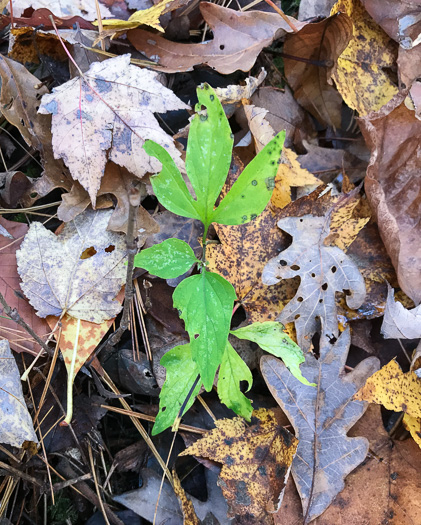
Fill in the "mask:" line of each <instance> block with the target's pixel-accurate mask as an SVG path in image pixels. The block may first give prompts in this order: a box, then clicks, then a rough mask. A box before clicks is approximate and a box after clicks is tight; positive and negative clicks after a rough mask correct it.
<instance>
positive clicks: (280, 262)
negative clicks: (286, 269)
mask: <svg viewBox="0 0 421 525" xmlns="http://www.w3.org/2000/svg"><path fill="white" fill-rule="evenodd" d="M279 264H280V265H281V266H288V263H287V262H286V261H284V260H282V261H279Z"/></svg>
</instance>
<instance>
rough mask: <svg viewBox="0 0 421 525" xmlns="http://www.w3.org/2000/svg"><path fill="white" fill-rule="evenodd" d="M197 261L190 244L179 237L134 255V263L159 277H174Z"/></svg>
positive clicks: (181, 273)
mask: <svg viewBox="0 0 421 525" xmlns="http://www.w3.org/2000/svg"><path fill="white" fill-rule="evenodd" d="M197 262H199V260H198V259H197V258H196V256H195V255H194V252H193V250H192V249H191V248H190V246H189V245H188V244H187V243H186V242H184V241H182V240H180V239H167V240H165V241H163V242H161V243H160V244H155V246H151V247H150V248H146V249H145V250H142V251H141V252H140V253H138V254H137V255H135V258H134V265H135V266H137V267H138V268H144V269H145V270H148V272H149V273H151V274H152V275H157V276H158V277H161V279H175V278H176V277H178V276H179V275H183V273H185V272H187V270H189V269H190V268H191V267H192V265H193V264H195V263H197Z"/></svg>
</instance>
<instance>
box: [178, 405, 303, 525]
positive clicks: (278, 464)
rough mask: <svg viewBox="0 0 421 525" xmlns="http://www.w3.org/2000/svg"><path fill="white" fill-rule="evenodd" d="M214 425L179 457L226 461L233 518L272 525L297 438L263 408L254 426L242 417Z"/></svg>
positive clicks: (222, 479) (223, 482) (223, 483)
mask: <svg viewBox="0 0 421 525" xmlns="http://www.w3.org/2000/svg"><path fill="white" fill-rule="evenodd" d="M215 425H216V429H214V430H212V431H210V432H208V433H207V435H206V436H205V437H204V438H202V439H200V440H199V441H196V443H194V444H193V445H191V446H190V447H189V448H187V450H185V451H184V452H182V453H181V454H180V456H185V455H187V454H193V455H195V456H200V457H205V458H209V459H213V460H214V461H218V462H220V463H222V464H223V466H222V470H221V473H220V476H219V480H218V485H219V486H220V487H221V488H222V492H223V494H224V496H225V499H226V500H227V502H228V506H229V512H228V517H233V516H241V518H240V519H244V520H254V521H244V523H246V522H247V523H261V524H266V523H271V522H272V518H271V516H270V515H271V513H273V512H276V511H277V510H278V508H279V507H280V504H281V503H282V497H283V491H284V488H285V484H286V481H287V478H288V474H289V470H290V467H291V463H292V460H293V458H294V455H295V452H296V450H297V444H298V441H297V439H296V438H295V437H294V436H293V435H292V434H290V433H289V432H288V431H287V430H286V429H284V428H283V427H281V426H280V425H279V423H278V422H277V420H276V418H275V415H274V413H273V412H272V411H271V410H267V409H264V408H262V409H259V410H255V411H254V412H253V415H252V421H251V425H252V426H246V424H245V421H244V420H243V419H242V418H239V417H236V418H234V419H231V420H229V419H222V420H217V421H215Z"/></svg>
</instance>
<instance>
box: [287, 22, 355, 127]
mask: <svg viewBox="0 0 421 525" xmlns="http://www.w3.org/2000/svg"><path fill="white" fill-rule="evenodd" d="M351 36H352V22H351V19H350V18H349V17H348V16H347V15H346V14H343V13H340V14H336V15H333V16H331V17H329V18H327V19H326V20H323V21H322V22H317V23H314V24H307V25H306V26H304V27H303V28H302V29H301V30H300V31H298V32H297V33H293V34H290V35H287V37H286V39H285V44H284V50H283V51H284V53H285V54H286V55H290V56H291V58H288V57H285V58H284V64H285V76H286V77H287V80H288V83H289V85H290V86H291V87H292V89H293V91H294V95H295V98H296V100H297V102H298V103H299V104H301V106H303V107H304V108H305V109H306V110H307V111H309V112H310V113H311V114H312V115H313V116H314V117H315V118H316V119H317V120H318V121H319V122H321V123H322V124H325V125H329V126H333V127H335V128H340V126H341V105H342V97H341V96H340V94H339V93H338V92H337V91H336V89H335V88H334V87H333V85H332V81H331V76H332V73H333V72H334V70H335V67H336V61H337V59H338V57H339V55H340V54H341V53H342V52H343V50H344V49H345V48H346V46H347V45H348V42H349V39H350V38H351ZM295 57H299V58H303V59H305V61H302V62H301V61H299V60H295Z"/></svg>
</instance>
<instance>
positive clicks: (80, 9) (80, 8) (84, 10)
mask: <svg viewBox="0 0 421 525" xmlns="http://www.w3.org/2000/svg"><path fill="white" fill-rule="evenodd" d="M98 6H99V10H100V12H101V16H103V17H107V16H112V14H111V11H110V10H109V9H108V8H107V7H105V5H104V4H102V3H101V2H98ZM28 7H32V9H34V10H37V9H42V8H47V7H48V9H51V11H52V12H53V13H54V14H55V16H60V17H61V16H63V17H70V16H78V15H80V16H82V17H83V18H84V19H85V20H95V19H96V17H97V10H96V8H95V3H92V2H90V1H89V0H76V2H75V1H74V0H51V1H50V0H32V1H30V2H27V1H26V0H16V1H14V2H13V15H14V16H21V15H22V13H23V12H24V11H25V9H28Z"/></svg>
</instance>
